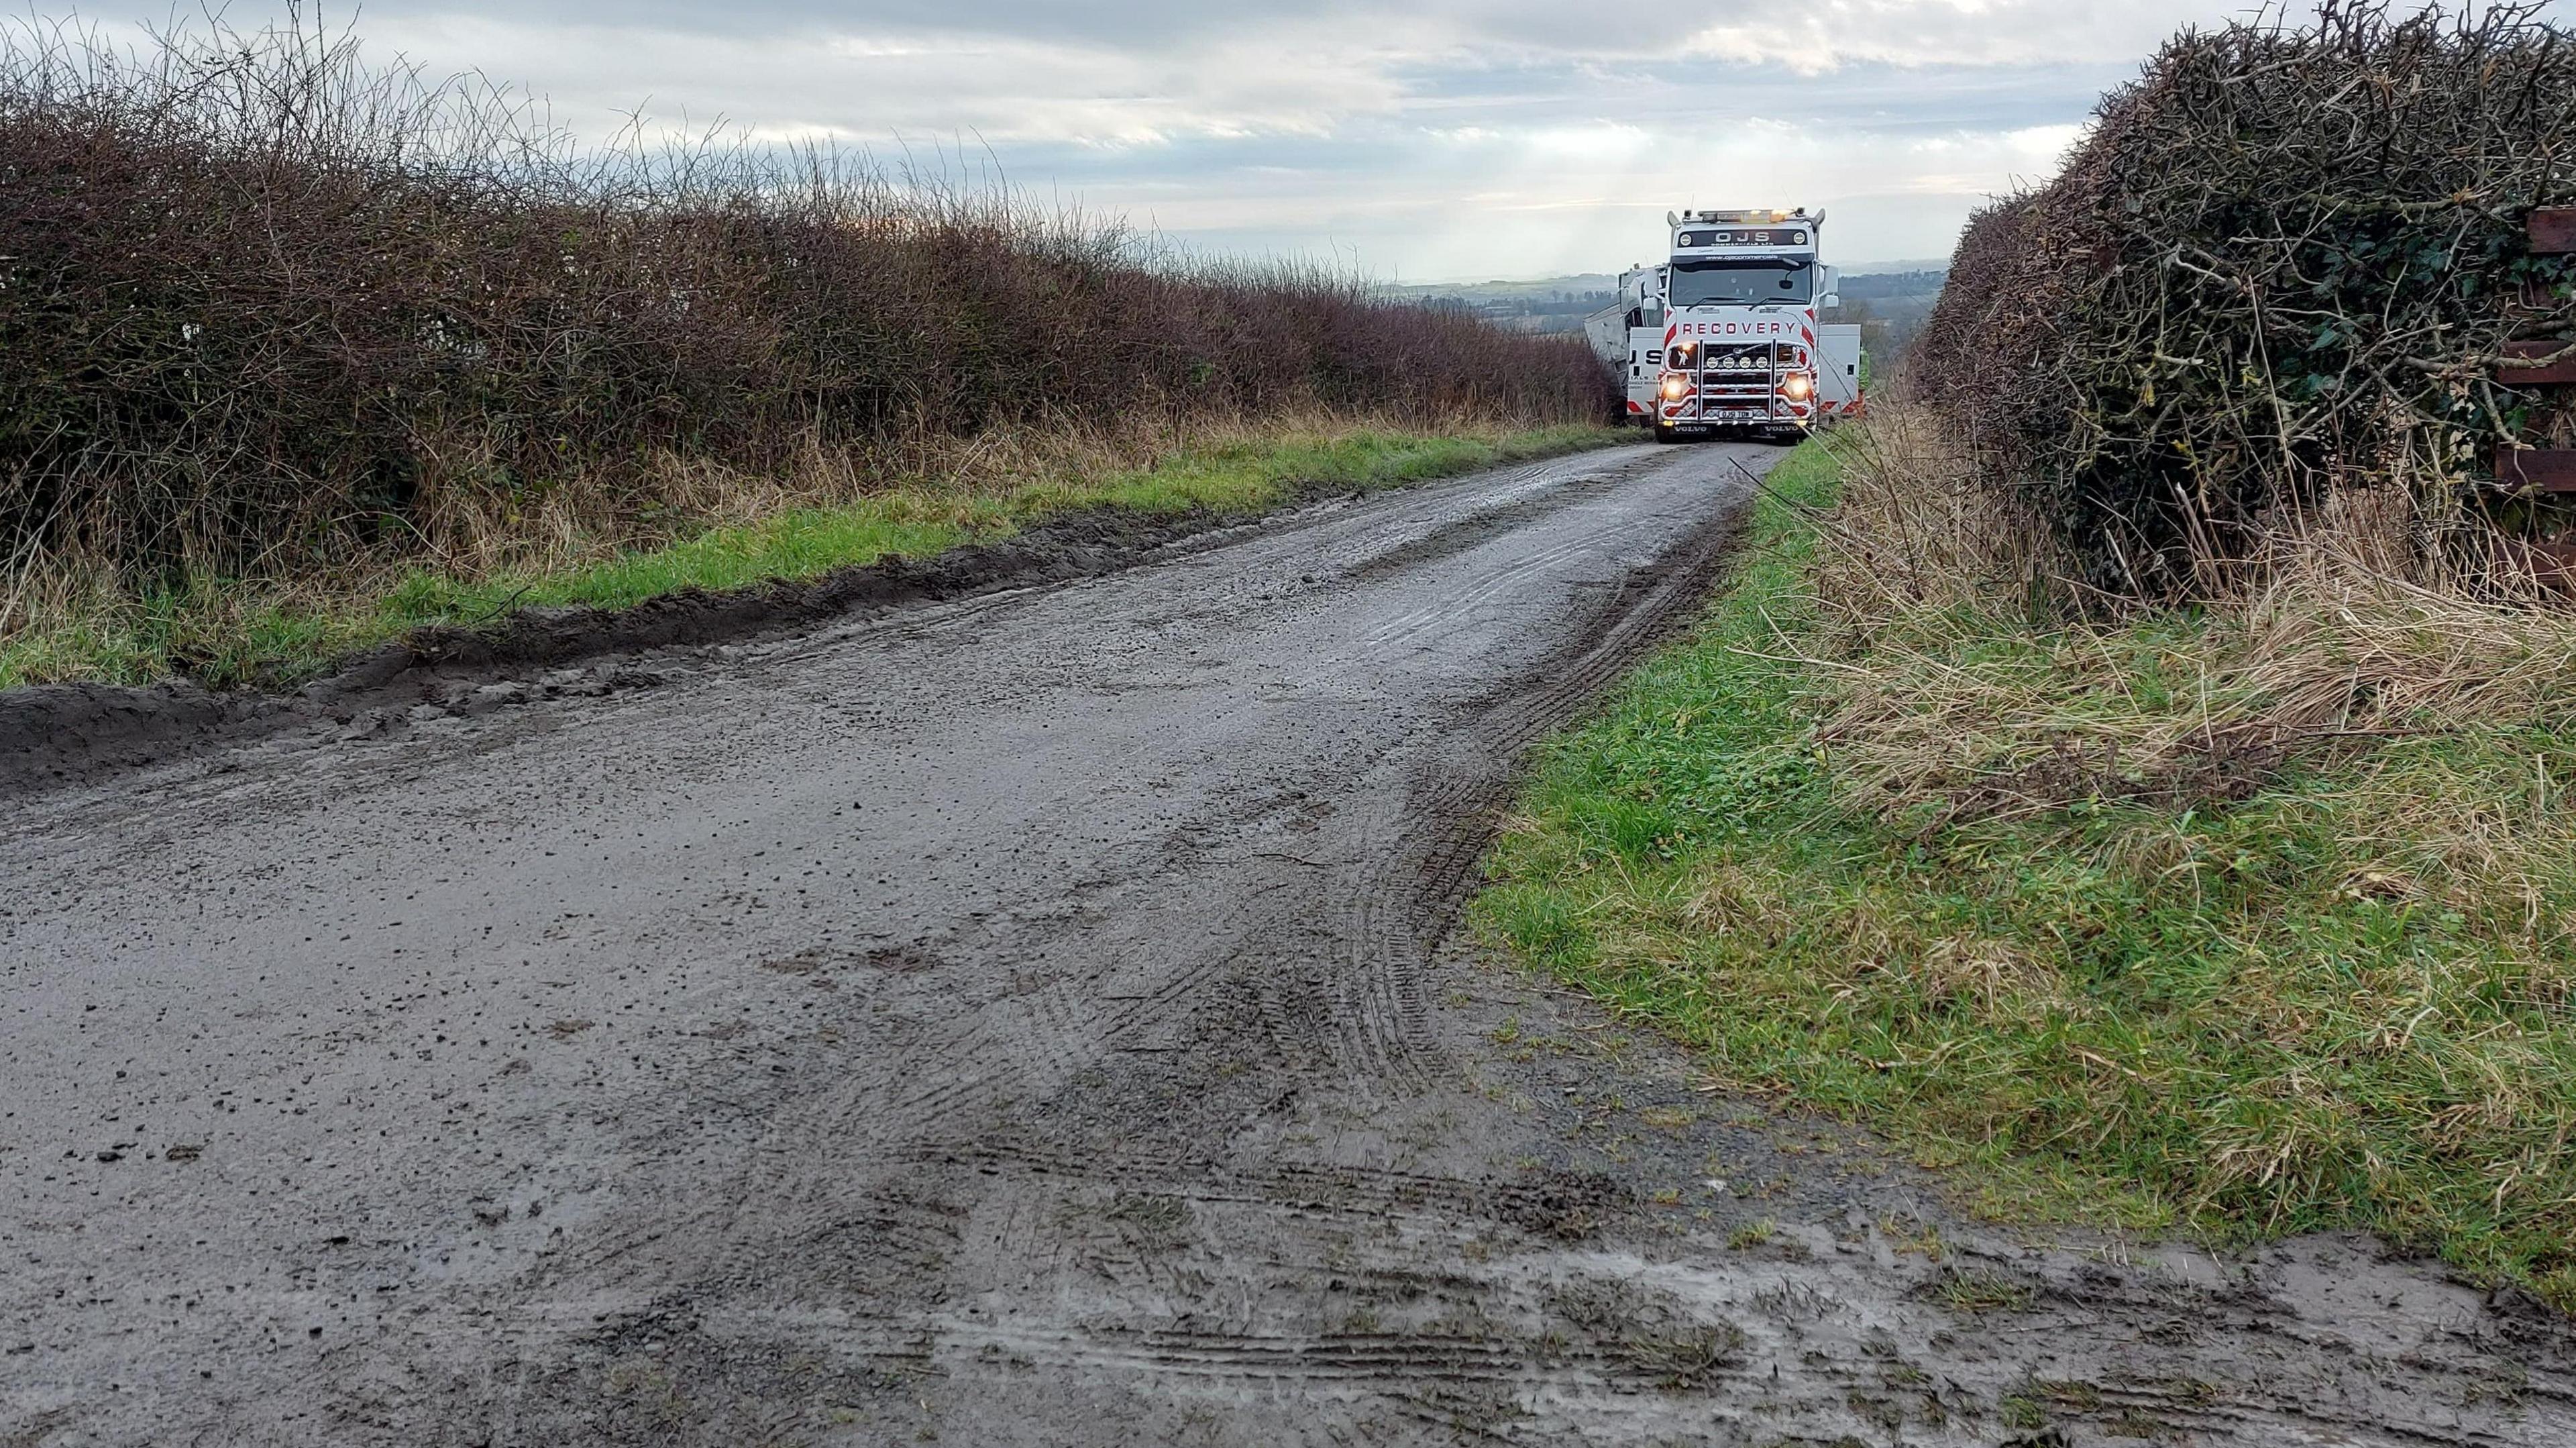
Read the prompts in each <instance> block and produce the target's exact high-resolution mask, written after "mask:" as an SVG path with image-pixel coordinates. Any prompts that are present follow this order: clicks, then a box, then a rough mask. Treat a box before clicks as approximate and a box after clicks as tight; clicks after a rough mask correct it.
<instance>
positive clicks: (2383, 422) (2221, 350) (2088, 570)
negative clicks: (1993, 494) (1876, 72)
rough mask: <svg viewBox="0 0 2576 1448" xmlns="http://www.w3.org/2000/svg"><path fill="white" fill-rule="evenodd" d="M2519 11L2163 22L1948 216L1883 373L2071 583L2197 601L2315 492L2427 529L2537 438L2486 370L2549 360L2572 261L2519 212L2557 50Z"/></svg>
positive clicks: (2554, 422) (2549, 178)
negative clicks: (1968, 443) (2054, 159)
mask: <svg viewBox="0 0 2576 1448" xmlns="http://www.w3.org/2000/svg"><path fill="white" fill-rule="evenodd" d="M2537 16H2538V10H2537V8H2536V7H2531V6H2524V5H2515V4H2507V5H2494V6H2481V7H2475V8H2472V9H2469V10H2466V11H2463V12H2460V13H2457V14H2446V13H2444V12H2442V11H2441V10H2439V9H2429V10H2426V11H2423V12H2420V13H2416V14H2413V15H2411V16H2407V17H2404V18H2393V17H2392V16H2391V15H2390V13H2389V11H2388V10H2387V8H2386V6H2385V5H2384V4H2381V3H2377V0H2330V3H2328V4H2326V5H2325V6H2323V7H2322V10H2321V13H2320V15H2319V18H2318V19H2317V20H2316V21H2315V22H2314V23H2313V24H2312V25H2309V26H2306V27H2297V28H2294V27H2291V26H2288V25H2286V24H2284V23H2282V22H2281V21H2279V20H2278V19H2277V18H2276V19H2273V20H2268V21H2264V22H2259V23H2253V24H2238V25H2232V26H2229V27H2226V28H2224V29H2221V30H2218V31H2214V32H2210V33H2186V34H2184V35H2182V36H2180V37H2179V38H2177V39H2175V40H2173V41H2172V42H2170V43H2169V44H2167V46H2166V47H2165V48H2164V50H2163V51H2162V52H2161V53H2160V54H2159V55H2158V56H2157V57H2156V58H2155V59H2154V60H2153V61H2152V62H2151V63H2150V64H2149V65H2148V66H2147V68H2146V70H2145V73H2144V74H2143V75H2142V77H2141V78H2140V79H2139V80H2138V81H2136V82H2135V83H2133V84H2131V85H2129V86H2127V87H2125V88H2123V89H2121V90H2118V91H2115V92H2113V93H2112V94H2111V95H2110V96H2109V97H2107V98H2106V99H2105V100H2104V102H2103V104H2102V106H2101V107H2100V109H2099V110H2098V112H2097V114H2096V116H2095V120H2094V124H2093V127H2092V129H2091V132H2090V134H2089V135H2088V137H2087V138H2086V139H2085V140H2084V141H2083V142H2082V143H2080V144H2079V145H2078V147H2077V148H2076V150H2075V152H2074V154H2073V155H2072V156H2071V157H2070V159H2069V162H2068V164H2067V166H2066V169H2065V171H2064V173H2063V174H2062V175H2060V176H2059V177H2058V179H2057V180H2055V181H2054V182H2052V183H2050V184H2049V185H2047V186H2046V187H2043V188H2041V189H2039V190H2037V191H2034V192H2031V193H2028V194H2025V195H2021V196H2017V197H2013V198H2010V199H2007V200H2004V201H2002V202H2000V203H1998V204H1996V205H1995V206H1993V207H1990V208H1989V209H1988V210H1986V211H1985V212H1984V213H1982V214H1981V215H1979V216H1978V217H1977V218H1976V219H1975V220H1974V221H1973V222H1972V224H1971V225H1970V227H1969V229H1968V231H1967V233H1966V234H1965V236H1964V237H1963V238H1962V240H1961V243H1960V246H1959V249H1958V254H1957V257H1956V259H1955V261H1954V262H1953V265H1952V268H1951V272H1950V282H1949V286H1948V288H1947V290H1946V292H1945V294H1944V296H1943V299H1942V302H1941V304H1940V306H1939V308H1938V310H1936V312H1935V313H1934V315H1933V318H1932V320H1931V323H1930V325H1929V327H1928V328H1927V330H1926V332H1925V334H1924V337H1923V339H1922V342H1921V344H1920V349H1919V351H1918V353H1917V354H1916V357H1915V359H1914V360H1915V365H1914V367H1913V370H1912V374H1911V375H1912V377H1913V379H1914V381H1915V384H1916V385H1917V386H1918V387H1920V388H1922V389H1923V390H1924V392H1925V393H1926V394H1927V395H1928V396H1929V397H1930V398H1931V399H1932V400H1935V401H1937V402H1940V403H1942V404H1945V405H1946V406H1948V407H1949V408H1950V409H1952V410H1953V411H1954V412H1955V413H1957V414H1959V415H1961V416H1962V417H1964V418H1965V419H1966V421H1967V423H1968V430H1969V431H1970V433H1971V435H1972V436H1973V437H1974V439H1975V440H1976V442H1977V444H1978V445H1979V447H1980V449H1981V451H1982V452H1983V453H1984V455H1985V461H1986V463H1987V464H1988V466H1989V467H1990V468H1991V469H1992V470H1993V473H1994V475H1995V476H1996V477H1997V478H1998V479H2000V480H2004V481H2005V482H2006V483H2007V484H2008V485H2010V486H2012V487H2013V488H2015V489H2017V490H2018V498H2019V501H2020V503H2021V504H2022V505H2023V510H2024V516H2025V517H2026V518H2027V519H2028V520H2029V521H2030V522H2032V523H2033V524H2035V525H2037V526H2038V527H2040V528H2042V529H2044V530H2045V531H2047V532H2048V533H2050V534H2052V535H2053V536H2054V537H2055V539H2056V540H2057V541H2058V543H2059V544H2060V545H2061V546H2062V548H2063V550H2064V552H2065V554H2066V555H2067V561H2068V562H2070V563H2072V564H2073V565H2074V567H2073V568H2072V570H2071V571H2072V572H2074V573H2075V574H2076V575H2077V576H2078V577H2079V578H2080V579H2081V580H2082V581H2083V582H2084V583H2087V584H2089V585H2091V586H2093V587H2095V588H2099V589H2104V590H2108V591H2111V592H2113V593H2115V594H2118V595H2123V596H2132V597H2136V596H2145V597H2171V596H2175V595H2178V594H2186V593H2192V592H2197V591H2201V590H2204V589H2205V588H2206V587H2207V586H2208V585H2209V584H2210V582H2211V578H2210V574H2211V572H2212V570H2213V568H2214V569H2216V570H2217V571H2220V572H2224V571H2225V570H2226V567H2227V565H2228V563H2229V561H2230V560H2236V559H2241V558H2243V557H2244V556H2245V555H2246V554H2248V553H2249V552H2252V551H2255V550H2256V549H2257V548H2259V547H2260V546H2261V543H2262V540H2263V538H2264V537H2265V535H2266V534H2267V533H2268V532H2270V531H2272V530H2274V529H2276V528H2277V527H2278V526H2279V524H2280V523H2281V522H2282V520H2283V518H2284V517H2285V516H2286V515H2289V514H2293V513H2296V512H2298V511H2299V510H2301V509H2303V508H2305V507H2307V506H2309V505H2312V504H2314V503H2315V502H2317V501H2318V500H2320V499H2321V498H2323V497H2324V496H2326V495H2327V494H2329V493H2331V492H2334V491H2337V490H2346V489H2360V488H2373V487H2402V488H2412V489H2415V490H2417V491H2418V492H2419V494H2421V495H2422V496H2423V498H2424V499H2425V500H2426V501H2428V502H2431V503H2433V504H2434V505H2435V506H2433V507H2431V508H2428V509H2427V510H2426V514H2425V515H2426V517H2427V518H2428V519H2437V518H2439V517H2440V516H2442V515H2443V512H2444V510H2445V509H2446V508H2448V510H2449V512H2450V513H2451V514H2452V515H2453V516H2456V515H2457V512H2458V510H2457V508H2456V507H2453V506H2451V505H2450V502H2449V500H2451V499H2454V498H2456V497H2457V496H2459V495H2460V493H2461V491H2462V488H2461V485H2462V484H2463V483H2466V482H2469V481H2471V480H2472V479H2473V478H2474V477H2475V476H2476V475H2479V474H2486V475H2488V476H2491V473H2488V472H2487V470H2488V469H2490V467H2491V463H2492V457H2493V453H2494V450H2495V449H2496V448H2497V447H2498V446H2511V445H2513V441H2512V440H2516V439H2520V440H2540V441H2548V440H2551V439H2552V438H2553V437H2554V438H2556V440H2558V441H2561V442H2564V441H2566V440H2568V439H2567V437H2566V436H2565V434H2566V432H2567V429H2568V428H2569V426H2570V420H2568V419H2565V418H2557V419H2552V418H2551V417H2549V416H2547V415H2545V414H2543V413H2541V412H2538V411H2535V403H2536V401H2537V400H2538V399H2537V397H2536V395H2535V394H2534V392H2533V391H2532V390H2531V389H2520V390H2518V389H2516V388H2515V387H2514V386H2513V385H2512V384H2511V381H2510V374H2509V373H2508V374H2506V375H2505V376H2504V377H2503V378H2501V379H2499V377H2498V376H2497V374H2496V367H2497V364H2498V359H2499V356H2500V353H2501V352H2502V344H2503V343H2504V342H2505V341H2506V340H2507V339H2508V337H2543V338H2545V337H2556V338H2559V339H2561V340H2562V341H2564V342H2566V343H2568V344H2569V346H2571V347H2576V264H2571V262H2570V261H2569V260H2568V259H2566V258H2559V257H2543V256H2534V255H2532V254H2530V251H2529V248H2528V244H2527V239H2526V235H2525V229H2524V219H2525V217H2526V216H2527V214H2528V213H2529V212H2530V210H2531V209H2532V208H2533V207H2535V206H2539V205H2547V204H2564V203H2565V202H2567V201H2568V200H2569V198H2570V196H2571V193H2576V175H2571V171H2576V35H2571V34H2570V33H2569V32H2567V31H2565V30H2562V29H2558V28H2555V27H2553V26H2551V25H2550V24H2548V23H2546V22H2544V21H2542V20H2540V19H2539V18H2537ZM2432 532H2433V530H2430V529H2428V530H2427V540H2428V544H2429V540H2430V538H2431V535H2432Z"/></svg>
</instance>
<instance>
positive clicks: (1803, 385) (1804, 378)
mask: <svg viewBox="0 0 2576 1448" xmlns="http://www.w3.org/2000/svg"><path fill="white" fill-rule="evenodd" d="M1780 395H1781V396H1783V397H1785V398H1787V399H1789V400H1790V401H1791V402H1804V401H1806V400H1807V399H1808V398H1810V397H1813V396H1815V395H1816V379H1814V378H1812V377H1809V376H1808V375H1807V374H1806V373H1804V372H1792V373H1790V374H1789V375H1788V376H1786V377H1783V378H1781V379H1780Z"/></svg>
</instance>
